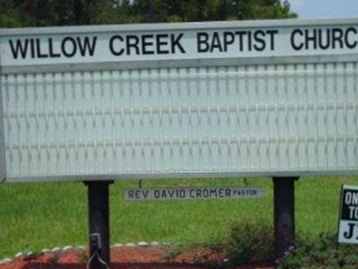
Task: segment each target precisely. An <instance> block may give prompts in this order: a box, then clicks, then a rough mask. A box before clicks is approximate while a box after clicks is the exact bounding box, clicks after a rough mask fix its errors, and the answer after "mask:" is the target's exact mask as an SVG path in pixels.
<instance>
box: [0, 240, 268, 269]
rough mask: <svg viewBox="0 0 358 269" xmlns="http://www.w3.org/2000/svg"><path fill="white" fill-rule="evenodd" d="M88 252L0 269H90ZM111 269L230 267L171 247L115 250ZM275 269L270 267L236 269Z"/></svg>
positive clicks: (215, 257) (203, 253) (205, 254)
mask: <svg viewBox="0 0 358 269" xmlns="http://www.w3.org/2000/svg"><path fill="white" fill-rule="evenodd" d="M88 258H89V257H88V251H87V250H81V249H71V250H67V251H55V252H46V253H43V254H38V255H36V254H32V255H30V256H21V257H18V258H16V259H14V260H13V261H11V262H10V263H6V264H1V265H0V269H86V268H87V261H88ZM111 260H112V264H111V269H134V268H135V269H157V268H158V269H169V268H170V269H175V268H182V269H199V268H201V269H203V268H223V267H225V265H226V264H228V262H229V261H228V259H227V258H226V256H225V254H223V253H220V252H219V251H213V250H211V249H209V248H204V247H196V248H190V249H188V250H186V251H178V249H177V248H176V247H171V246H151V245H149V246H134V247H127V246H124V247H116V248H112V249H111ZM236 268H242V269H244V268H245V269H272V267H268V266H261V267H260V266H251V267H236Z"/></svg>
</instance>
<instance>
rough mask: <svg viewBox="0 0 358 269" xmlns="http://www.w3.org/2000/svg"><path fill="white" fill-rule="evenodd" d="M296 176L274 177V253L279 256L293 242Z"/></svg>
mask: <svg viewBox="0 0 358 269" xmlns="http://www.w3.org/2000/svg"><path fill="white" fill-rule="evenodd" d="M296 180H298V177H274V178H273V185H274V226H275V255H276V258H281V257H283V256H284V253H285V252H286V251H287V250H288V249H289V247H290V246H292V245H293V244H294V243H295V188H294V185H295V181H296Z"/></svg>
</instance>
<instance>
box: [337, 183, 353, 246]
mask: <svg viewBox="0 0 358 269" xmlns="http://www.w3.org/2000/svg"><path fill="white" fill-rule="evenodd" d="M338 242H339V243H348V244H358V186H343V187H342V193H341V208H340V220H339V231H338Z"/></svg>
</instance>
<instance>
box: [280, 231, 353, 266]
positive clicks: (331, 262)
mask: <svg viewBox="0 0 358 269" xmlns="http://www.w3.org/2000/svg"><path fill="white" fill-rule="evenodd" d="M336 240H337V237H336V235H332V234H321V235H319V237H318V238H316V239H307V238H306V239H305V240H300V241H299V242H298V243H297V248H296V249H295V250H294V251H292V252H290V253H288V255H285V257H283V258H282V260H281V261H279V265H280V266H279V268H280V269H297V268H305V269H313V268H322V269H323V268H324V269H327V268H332V269H333V268H335V269H336V268H344V269H350V268H358V246H357V245H338V244H337V243H336Z"/></svg>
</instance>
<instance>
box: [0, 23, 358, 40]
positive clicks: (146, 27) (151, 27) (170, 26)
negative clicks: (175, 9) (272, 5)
mask: <svg viewBox="0 0 358 269" xmlns="http://www.w3.org/2000/svg"><path fill="white" fill-rule="evenodd" d="M349 24H357V25H358V18H347V19H314V20H300V19H288V20H243V21H207V22H178V23H142V24H111V25H86V26H55V27H25V28H0V37H1V36H16V35H33V34H70V33H94V32H102V33H104V32H113V31H116V32H128V31H132V32H136V31H138V32H139V31H168V30H190V29H203V30H204V29H220V28H255V27H263V28H270V27H292V26H297V27H298V26H301V27H302V26H325V25H349Z"/></svg>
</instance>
